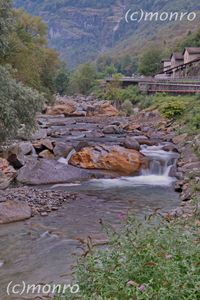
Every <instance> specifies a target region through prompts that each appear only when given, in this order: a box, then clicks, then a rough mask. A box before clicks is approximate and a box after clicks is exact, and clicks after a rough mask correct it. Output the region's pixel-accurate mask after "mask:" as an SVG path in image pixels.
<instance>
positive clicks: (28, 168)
mask: <svg viewBox="0 0 200 300" xmlns="http://www.w3.org/2000/svg"><path fill="white" fill-rule="evenodd" d="M88 178H90V173H89V172H87V170H82V169H79V168H76V167H72V166H68V165H65V164H62V163H59V162H57V161H55V160H46V159H41V160H31V161H29V162H28V163H27V164H26V165H25V166H24V167H23V168H21V169H20V170H19V172H18V176H17V181H18V182H20V183H24V184H31V185H40V184H57V183H67V182H74V181H77V180H83V179H88Z"/></svg>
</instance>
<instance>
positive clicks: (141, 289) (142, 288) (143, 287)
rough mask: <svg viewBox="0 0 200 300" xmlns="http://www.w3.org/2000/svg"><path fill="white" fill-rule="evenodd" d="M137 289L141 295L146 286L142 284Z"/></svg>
mask: <svg viewBox="0 0 200 300" xmlns="http://www.w3.org/2000/svg"><path fill="white" fill-rule="evenodd" d="M138 289H139V291H140V292H142V293H143V292H144V291H145V289H146V286H145V285H144V284H142V285H140V286H139V288H138Z"/></svg>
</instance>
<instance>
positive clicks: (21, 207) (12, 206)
mask: <svg viewBox="0 0 200 300" xmlns="http://www.w3.org/2000/svg"><path fill="white" fill-rule="evenodd" d="M29 218H31V208H30V206H29V205H28V204H27V203H26V202H24V201H15V200H12V201H11V200H8V201H6V202H2V203H0V224H7V223H12V222H17V221H23V220H26V219H29Z"/></svg>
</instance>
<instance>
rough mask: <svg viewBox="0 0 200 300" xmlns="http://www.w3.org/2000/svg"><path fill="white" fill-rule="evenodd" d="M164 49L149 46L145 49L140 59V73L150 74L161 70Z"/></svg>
mask: <svg viewBox="0 0 200 300" xmlns="http://www.w3.org/2000/svg"><path fill="white" fill-rule="evenodd" d="M161 59H162V51H161V50H160V49H159V48H149V49H147V50H145V51H144V52H143V53H142V55H141V57H140V60H139V73H141V74H143V75H146V76H149V75H155V74H156V73H158V72H159V71H160V67H161V66H160V62H161Z"/></svg>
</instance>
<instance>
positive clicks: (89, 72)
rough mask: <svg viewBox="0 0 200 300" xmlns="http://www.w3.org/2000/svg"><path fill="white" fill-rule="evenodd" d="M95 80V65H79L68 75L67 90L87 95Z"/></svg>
mask: <svg viewBox="0 0 200 300" xmlns="http://www.w3.org/2000/svg"><path fill="white" fill-rule="evenodd" d="M95 82H96V71H95V67H94V66H93V64H91V63H85V64H83V65H80V66H79V67H78V68H77V69H76V70H75V71H74V73H72V74H71V76H70V81H69V92H70V93H71V94H76V93H80V94H83V95H87V94H89V93H90V92H91V90H92V88H94V86H95Z"/></svg>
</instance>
